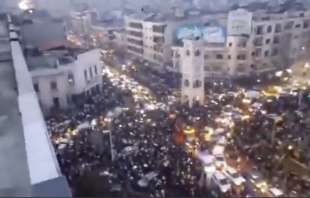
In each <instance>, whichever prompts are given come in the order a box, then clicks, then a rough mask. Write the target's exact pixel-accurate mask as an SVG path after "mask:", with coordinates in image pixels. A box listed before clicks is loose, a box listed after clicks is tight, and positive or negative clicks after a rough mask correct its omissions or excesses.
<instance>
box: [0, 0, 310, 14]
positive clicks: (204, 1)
mask: <svg viewBox="0 0 310 198" xmlns="http://www.w3.org/2000/svg"><path fill="white" fill-rule="evenodd" d="M19 1H20V0H0V6H1V5H3V4H1V3H3V2H6V3H7V4H9V5H11V6H12V5H14V4H15V5H17V4H18V2H19ZM32 1H37V3H38V4H39V5H41V6H43V7H47V8H50V9H52V10H59V11H62V12H65V11H66V10H70V4H71V3H72V2H85V3H88V4H91V5H93V6H95V7H96V8H97V9H98V10H99V11H101V12H103V11H109V10H114V9H121V8H124V7H127V8H131V9H137V10H139V9H140V8H141V7H142V6H145V5H149V6H150V7H154V8H158V9H163V10H164V9H167V8H169V7H171V6H172V5H183V6H185V7H188V6H189V5H190V4H191V3H193V5H195V6H196V7H198V8H206V9H210V10H221V9H227V8H229V7H230V6H231V5H234V4H236V3H238V4H241V5H244V4H248V3H251V2H258V1H260V2H266V1H267V2H273V3H280V2H283V1H285V0H32ZM292 1H293V0H292ZM298 1H301V2H308V3H309V2H310V0H298Z"/></svg>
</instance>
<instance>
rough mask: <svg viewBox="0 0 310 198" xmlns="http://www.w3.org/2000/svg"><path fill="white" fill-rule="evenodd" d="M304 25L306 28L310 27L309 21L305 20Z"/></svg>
mask: <svg viewBox="0 0 310 198" xmlns="http://www.w3.org/2000/svg"><path fill="white" fill-rule="evenodd" d="M303 27H304V29H306V28H308V27H309V21H304V24H303Z"/></svg>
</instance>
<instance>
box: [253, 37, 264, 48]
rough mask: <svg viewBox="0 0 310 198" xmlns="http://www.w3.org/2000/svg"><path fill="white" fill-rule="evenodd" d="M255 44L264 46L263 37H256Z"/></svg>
mask: <svg viewBox="0 0 310 198" xmlns="http://www.w3.org/2000/svg"><path fill="white" fill-rule="evenodd" d="M254 45H255V46H262V45H263V37H256V38H255V39H254Z"/></svg>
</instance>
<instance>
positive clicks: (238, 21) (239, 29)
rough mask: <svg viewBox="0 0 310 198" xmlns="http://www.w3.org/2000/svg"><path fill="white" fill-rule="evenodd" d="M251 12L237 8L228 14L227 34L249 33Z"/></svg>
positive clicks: (250, 29)
mask: <svg viewBox="0 0 310 198" xmlns="http://www.w3.org/2000/svg"><path fill="white" fill-rule="evenodd" d="M252 17H253V15H252V13H251V12H248V11H247V10H245V9H238V10H234V11H231V12H229V14H228V24H227V26H228V31H227V33H228V35H249V34H250V33H251V31H252Z"/></svg>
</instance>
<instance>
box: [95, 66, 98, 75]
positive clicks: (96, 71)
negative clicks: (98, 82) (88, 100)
mask: <svg viewBox="0 0 310 198" xmlns="http://www.w3.org/2000/svg"><path fill="white" fill-rule="evenodd" d="M94 69H95V74H96V75H98V70H97V65H95V66H94Z"/></svg>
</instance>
